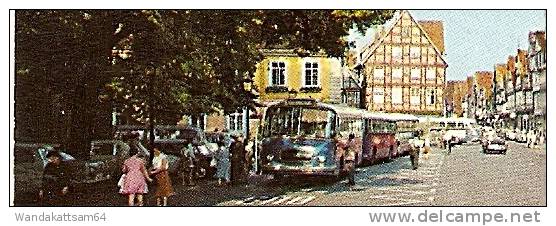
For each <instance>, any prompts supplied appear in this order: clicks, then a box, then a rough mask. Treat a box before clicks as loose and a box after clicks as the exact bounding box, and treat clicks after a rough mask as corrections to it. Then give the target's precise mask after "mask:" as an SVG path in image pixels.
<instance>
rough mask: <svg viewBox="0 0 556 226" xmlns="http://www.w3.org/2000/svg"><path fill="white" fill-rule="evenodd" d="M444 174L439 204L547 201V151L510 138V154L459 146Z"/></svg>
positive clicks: (519, 203)
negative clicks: (531, 147)
mask: <svg viewBox="0 0 556 226" xmlns="http://www.w3.org/2000/svg"><path fill="white" fill-rule="evenodd" d="M440 175H441V176H440V181H441V183H440V187H439V188H438V196H437V202H436V203H435V204H436V205H454V206H462V205H469V206H480V205H485V206H486V205H488V206H492V205H497V206H498V205H499V206H523V205H526V206H529V205H535V206H544V205H546V152H545V151H544V150H540V149H528V148H527V147H526V145H525V144H519V143H515V142H509V143H508V152H507V154H506V155H485V154H482V153H480V147H479V146H476V147H475V146H473V147H464V146H461V147H457V148H455V149H454V150H453V152H452V154H451V155H448V156H446V158H445V163H444V166H443V172H442V173H441V174H440Z"/></svg>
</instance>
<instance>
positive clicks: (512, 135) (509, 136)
mask: <svg viewBox="0 0 556 226" xmlns="http://www.w3.org/2000/svg"><path fill="white" fill-rule="evenodd" d="M516 138H517V133H516V132H515V131H513V130H508V131H506V139H507V140H511V141H515V140H516Z"/></svg>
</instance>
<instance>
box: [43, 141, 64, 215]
mask: <svg viewBox="0 0 556 226" xmlns="http://www.w3.org/2000/svg"><path fill="white" fill-rule="evenodd" d="M46 158H47V159H48V163H47V164H46V166H45V167H44V171H43V176H42V187H41V189H40V191H39V200H40V201H41V202H42V201H44V202H46V204H48V205H53V206H55V205H59V204H64V203H63V202H64V201H65V198H66V196H67V194H68V192H69V185H70V172H69V171H68V169H67V167H66V166H65V164H64V163H63V162H62V155H61V154H60V153H59V152H58V151H55V150H50V151H49V152H48V153H47V154H46Z"/></svg>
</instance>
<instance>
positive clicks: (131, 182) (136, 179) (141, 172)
mask: <svg viewBox="0 0 556 226" xmlns="http://www.w3.org/2000/svg"><path fill="white" fill-rule="evenodd" d="M134 151H135V154H134V155H133V156H131V157H129V158H128V159H126V160H125V161H124V165H123V167H122V171H123V173H124V174H125V176H124V179H123V184H122V188H121V190H120V193H121V194H124V195H127V196H128V205H129V206H135V198H137V205H138V206H143V195H144V194H146V193H147V192H148V187H147V182H146V181H149V182H151V181H152V179H151V178H150V177H149V174H148V173H147V169H146V168H145V160H144V159H143V157H144V156H143V154H142V153H141V152H138V151H137V149H135V150H134Z"/></svg>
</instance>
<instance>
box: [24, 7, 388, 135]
mask: <svg viewBox="0 0 556 226" xmlns="http://www.w3.org/2000/svg"><path fill="white" fill-rule="evenodd" d="M392 14H393V12H392V11H377V10H118V11H104V10H93V11H83V10H79V11H78V10H72V11H56V10H23V11H17V12H16V70H17V71H22V72H26V73H18V75H17V76H16V83H22V84H23V83H26V84H27V83H30V81H33V83H34V85H35V86H36V89H37V90H41V91H43V90H48V93H49V94H48V95H47V96H46V97H45V98H46V99H48V100H47V101H43V102H44V103H43V105H45V106H50V105H55V103H54V102H56V101H58V102H62V103H63V104H61V105H63V106H65V107H63V108H64V109H68V111H70V112H71V115H72V126H74V127H76V128H75V130H76V131H75V132H76V133H77V132H78V131H79V130H81V131H84V133H87V134H88V133H93V131H97V130H95V126H96V125H97V124H98V123H96V122H95V121H93V120H92V119H94V118H95V117H93V116H94V115H99V116H100V117H101V118H102V117H104V119H107V121H109V118H110V117H109V114H110V111H111V108H112V107H114V108H116V109H118V110H119V111H121V112H122V113H123V115H125V116H127V118H128V119H130V120H131V121H136V122H142V123H144V122H149V121H154V122H155V123H175V122H176V121H177V119H179V118H180V116H181V115H183V114H197V113H210V112H214V111H217V110H220V109H221V110H224V111H225V112H235V111H236V110H237V109H238V108H240V107H242V106H249V105H252V101H253V100H252V96H251V94H250V93H249V92H246V91H245V90H244V89H243V87H244V86H243V83H244V81H245V80H246V79H249V78H250V77H251V76H253V75H254V73H255V70H256V64H257V63H258V62H260V60H261V59H262V55H261V51H260V50H261V49H265V48H267V49H268V48H288V49H294V50H295V51H296V52H297V53H298V54H299V55H300V56H303V55H307V54H311V53H314V52H324V53H326V54H328V55H329V56H335V57H338V56H343V55H344V53H345V50H346V47H347V43H346V40H345V38H346V36H347V34H348V31H349V29H350V28H352V27H353V26H354V25H355V26H356V27H357V28H358V29H359V30H360V31H361V32H363V31H364V30H365V29H367V28H369V27H371V26H373V25H375V24H381V23H384V22H385V21H386V20H387V19H388V18H390V17H391V16H392ZM113 51H114V52H113ZM24 74H25V76H23V75H24ZM20 90H23V89H20ZM16 93H17V90H16ZM20 94H21V95H20V96H23V97H25V96H26V95H31V92H29V91H27V90H25V92H24V93H21V92H20ZM16 96H17V95H16ZM54 97H58V98H54ZM16 102H17V101H16ZM100 106H107V107H100ZM21 109H23V108H21ZM106 109H108V110H106ZM52 117H56V116H52ZM60 127H63V126H60ZM77 134H78V133H77ZM73 136H75V135H73Z"/></svg>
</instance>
